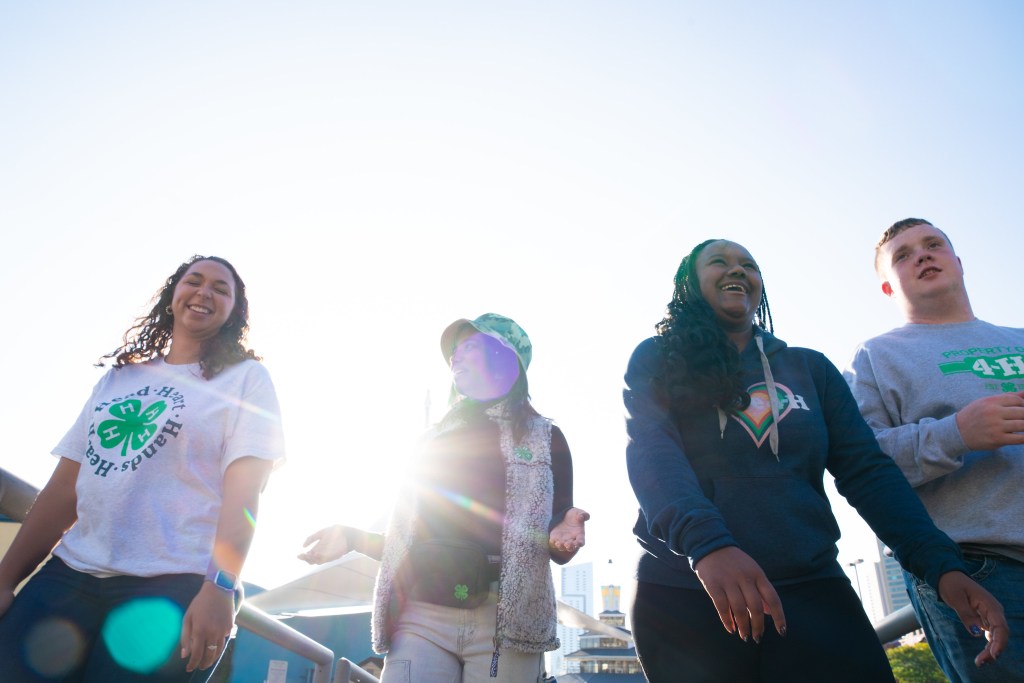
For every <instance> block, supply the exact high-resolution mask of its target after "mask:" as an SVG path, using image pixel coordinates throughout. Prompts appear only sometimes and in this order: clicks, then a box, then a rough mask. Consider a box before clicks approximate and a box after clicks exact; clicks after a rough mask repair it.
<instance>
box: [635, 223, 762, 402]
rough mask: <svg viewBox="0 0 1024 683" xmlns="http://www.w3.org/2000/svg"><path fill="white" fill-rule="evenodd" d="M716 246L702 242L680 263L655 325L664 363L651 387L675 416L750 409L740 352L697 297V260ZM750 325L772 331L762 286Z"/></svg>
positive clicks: (698, 285)
mask: <svg viewBox="0 0 1024 683" xmlns="http://www.w3.org/2000/svg"><path fill="white" fill-rule="evenodd" d="M718 241H721V240H719V239H710V240H705V241H703V242H701V243H700V244H698V245H697V246H696V247H694V248H693V250H692V251H691V252H690V253H689V254H687V255H686V256H684V257H683V260H682V261H681V262H680V264H679V268H678V269H677V270H676V276H675V290H674V291H673V293H672V300H671V301H669V303H668V310H667V311H666V313H665V317H664V318H662V320H661V322H659V323H658V324H657V325H655V330H656V331H657V333H658V335H659V336H660V337H661V342H662V343H661V352H662V358H663V360H664V371H663V372H662V373H661V375H659V376H658V377H657V378H656V379H655V381H656V383H657V384H658V385H659V388H660V390H661V392H662V393H663V394H664V396H665V398H666V399H667V400H668V403H669V405H670V406H671V409H672V411H673V412H674V413H679V412H682V411H684V410H686V409H688V408H706V407H708V406H719V407H720V408H722V410H725V411H739V410H744V409H745V408H746V407H747V406H749V405H750V394H749V393H747V390H746V388H745V387H744V386H743V384H742V382H741V379H742V372H741V370H740V353H739V350H738V349H737V348H736V345H735V344H733V343H732V342H731V341H730V340H729V338H728V337H727V336H726V334H725V330H723V329H722V327H721V325H719V324H718V321H717V320H716V319H715V313H714V311H713V310H712V309H711V306H710V305H709V304H708V302H707V301H706V300H705V299H704V296H703V295H702V294H701V293H700V280H699V279H698V277H697V257H698V256H699V255H700V253H701V251H703V250H704V248H705V247H706V246H708V245H709V244H711V243H712V242H718ZM754 324H755V325H757V326H758V327H759V328H761V329H762V330H767V331H769V332H773V331H774V325H773V324H772V314H771V309H770V308H769V307H768V297H767V296H766V295H765V290H764V287H763V286H762V288H761V300H760V302H758V305H757V310H756V311H755V313H754Z"/></svg>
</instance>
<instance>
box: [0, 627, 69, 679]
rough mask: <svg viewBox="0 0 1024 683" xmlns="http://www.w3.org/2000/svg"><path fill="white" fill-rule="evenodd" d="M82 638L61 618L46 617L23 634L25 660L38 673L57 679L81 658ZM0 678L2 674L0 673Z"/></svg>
mask: <svg viewBox="0 0 1024 683" xmlns="http://www.w3.org/2000/svg"><path fill="white" fill-rule="evenodd" d="M84 652H85V638H83V637H82V634H81V633H80V632H79V630H78V627H77V626H75V625H74V624H72V623H71V622H69V621H65V620H64V619H47V620H45V621H42V622H40V623H39V624H37V625H36V626H34V627H33V628H32V630H31V631H29V632H28V634H27V635H26V636H25V662H26V663H27V664H28V666H29V667H30V668H31V669H33V670H34V671H35V672H36V673H38V674H39V675H41V676H43V677H46V678H58V677H60V676H63V675H64V674H66V673H68V672H69V671H71V669H73V668H75V667H76V666H78V665H79V664H80V663H81V661H82V656H83V655H84ZM0 677H2V676H0Z"/></svg>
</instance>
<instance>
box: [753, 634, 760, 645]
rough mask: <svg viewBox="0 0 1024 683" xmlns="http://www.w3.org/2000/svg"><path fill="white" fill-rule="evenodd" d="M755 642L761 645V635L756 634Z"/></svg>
mask: <svg viewBox="0 0 1024 683" xmlns="http://www.w3.org/2000/svg"><path fill="white" fill-rule="evenodd" d="M754 642H755V643H757V644H758V645H760V644H761V636H754Z"/></svg>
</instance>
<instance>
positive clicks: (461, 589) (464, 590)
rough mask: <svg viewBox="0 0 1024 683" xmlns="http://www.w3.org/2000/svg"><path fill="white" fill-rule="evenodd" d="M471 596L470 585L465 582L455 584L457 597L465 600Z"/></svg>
mask: <svg viewBox="0 0 1024 683" xmlns="http://www.w3.org/2000/svg"><path fill="white" fill-rule="evenodd" d="M468 597H469V586H467V585H466V584H464V583H457V584H455V599H456V600H465V599H466V598H468Z"/></svg>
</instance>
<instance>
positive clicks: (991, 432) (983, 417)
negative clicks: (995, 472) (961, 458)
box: [956, 391, 1024, 451]
mask: <svg viewBox="0 0 1024 683" xmlns="http://www.w3.org/2000/svg"><path fill="white" fill-rule="evenodd" d="M956 426H957V429H959V430H960V438H962V439H963V440H964V444H965V445H966V446H967V447H968V448H970V449H971V450H972V451H990V450H994V449H996V448H999V447H1000V446H1012V445H1019V444H1024V391H1018V392H1010V393H1006V394H996V395H995V396H986V397H985V398H979V399H978V400H976V401H972V402H971V403H968V404H967V405H966V406H964V407H963V408H961V409H960V411H959V412H958V413H957V414H956Z"/></svg>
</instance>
